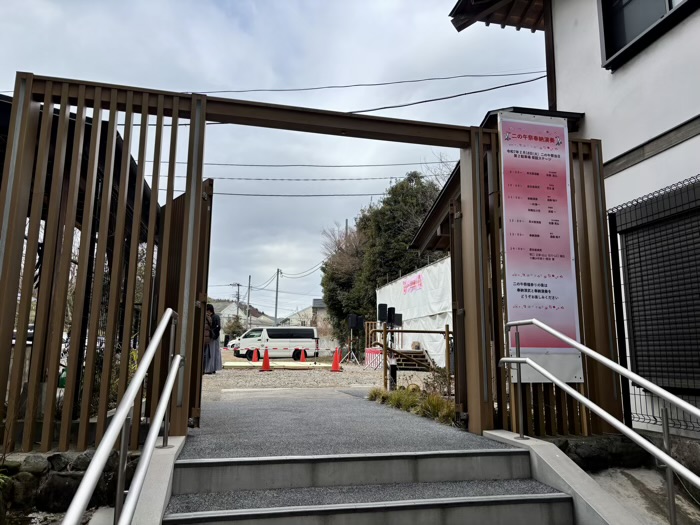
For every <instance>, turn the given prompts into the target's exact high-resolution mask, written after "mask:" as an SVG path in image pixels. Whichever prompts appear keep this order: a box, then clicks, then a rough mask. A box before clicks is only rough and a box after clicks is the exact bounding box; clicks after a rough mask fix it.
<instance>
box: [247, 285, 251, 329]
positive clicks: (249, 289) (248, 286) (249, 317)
mask: <svg viewBox="0 0 700 525" xmlns="http://www.w3.org/2000/svg"><path fill="white" fill-rule="evenodd" d="M250 277H251V276H250V275H249V276H248V301H247V302H248V328H250Z"/></svg>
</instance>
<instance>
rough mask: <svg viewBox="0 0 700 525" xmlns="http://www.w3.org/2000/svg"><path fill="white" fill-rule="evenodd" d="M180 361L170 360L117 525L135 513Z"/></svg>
mask: <svg viewBox="0 0 700 525" xmlns="http://www.w3.org/2000/svg"><path fill="white" fill-rule="evenodd" d="M181 360H182V356H180V354H178V355H176V356H174V357H173V359H172V364H171V365H170V373H168V377H167V379H166V380H165V387H164V388H163V394H162V397H161V398H160V402H159V403H158V408H157V409H156V413H155V417H154V418H153V419H152V420H151V428H150V430H149V431H148V435H147V436H146V442H145V443H144V444H143V450H142V451H141V458H140V459H139V464H138V466H137V467H136V471H135V472H134V477H133V479H132V480H131V486H130V487H129V493H128V494H127V496H126V499H125V500H124V506H123V507H122V512H121V516H119V518H118V519H119V522H118V525H129V524H130V523H131V520H132V519H133V517H134V512H136V504H137V503H138V500H139V496H140V495H141V489H142V488H143V484H144V481H145V480H146V472H147V471H148V467H149V465H150V463H151V457H152V456H153V451H154V450H155V448H156V441H157V440H158V434H159V433H160V424H161V422H162V421H164V420H165V421H167V419H168V418H167V417H166V416H165V414H166V412H167V411H168V410H169V409H170V394H171V392H172V390H173V387H174V386H175V380H176V379H177V373H178V371H179V368H180V361H181ZM167 446H168V427H167V423H166V426H165V428H164V429H163V447H167Z"/></svg>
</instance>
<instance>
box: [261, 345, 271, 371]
mask: <svg viewBox="0 0 700 525" xmlns="http://www.w3.org/2000/svg"><path fill="white" fill-rule="evenodd" d="M260 371H261V372H272V368H271V367H270V354H268V353H267V348H266V349H265V355H264V356H263V365H262V368H261V369H260Z"/></svg>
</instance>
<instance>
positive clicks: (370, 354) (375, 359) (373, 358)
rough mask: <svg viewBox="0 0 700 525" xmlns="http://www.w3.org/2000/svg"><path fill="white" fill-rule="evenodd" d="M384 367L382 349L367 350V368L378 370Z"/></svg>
mask: <svg viewBox="0 0 700 525" xmlns="http://www.w3.org/2000/svg"><path fill="white" fill-rule="evenodd" d="M380 366H382V350H381V349H380V348H365V368H373V369H374V370H376V369H377V368H379V367H380Z"/></svg>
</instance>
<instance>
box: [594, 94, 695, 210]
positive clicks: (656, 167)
mask: <svg viewBox="0 0 700 525" xmlns="http://www.w3.org/2000/svg"><path fill="white" fill-rule="evenodd" d="M698 98H700V97H698ZM603 148H605V146H603ZM698 174H700V136H697V137H694V138H692V139H690V140H686V141H685V142H683V143H681V144H679V145H678V146H676V147H674V148H671V149H669V150H666V151H664V152H663V153H659V154H658V155H655V156H653V157H651V158H649V159H647V160H646V161H644V162H641V163H639V164H636V165H634V166H632V167H631V168H628V169H626V170H625V171H622V172H620V173H618V174H616V175H613V176H612V177H608V178H607V179H605V201H606V206H607V207H608V208H614V207H615V206H618V205H620V204H624V203H626V202H629V201H631V200H633V199H637V198H639V197H643V196H645V195H648V194H649V193H652V192H654V191H656V190H659V189H661V188H665V187H666V186H669V185H671V184H675V183H676V182H680V181H682V180H685V179H687V178H689V177H693V176H694V175H698Z"/></svg>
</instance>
